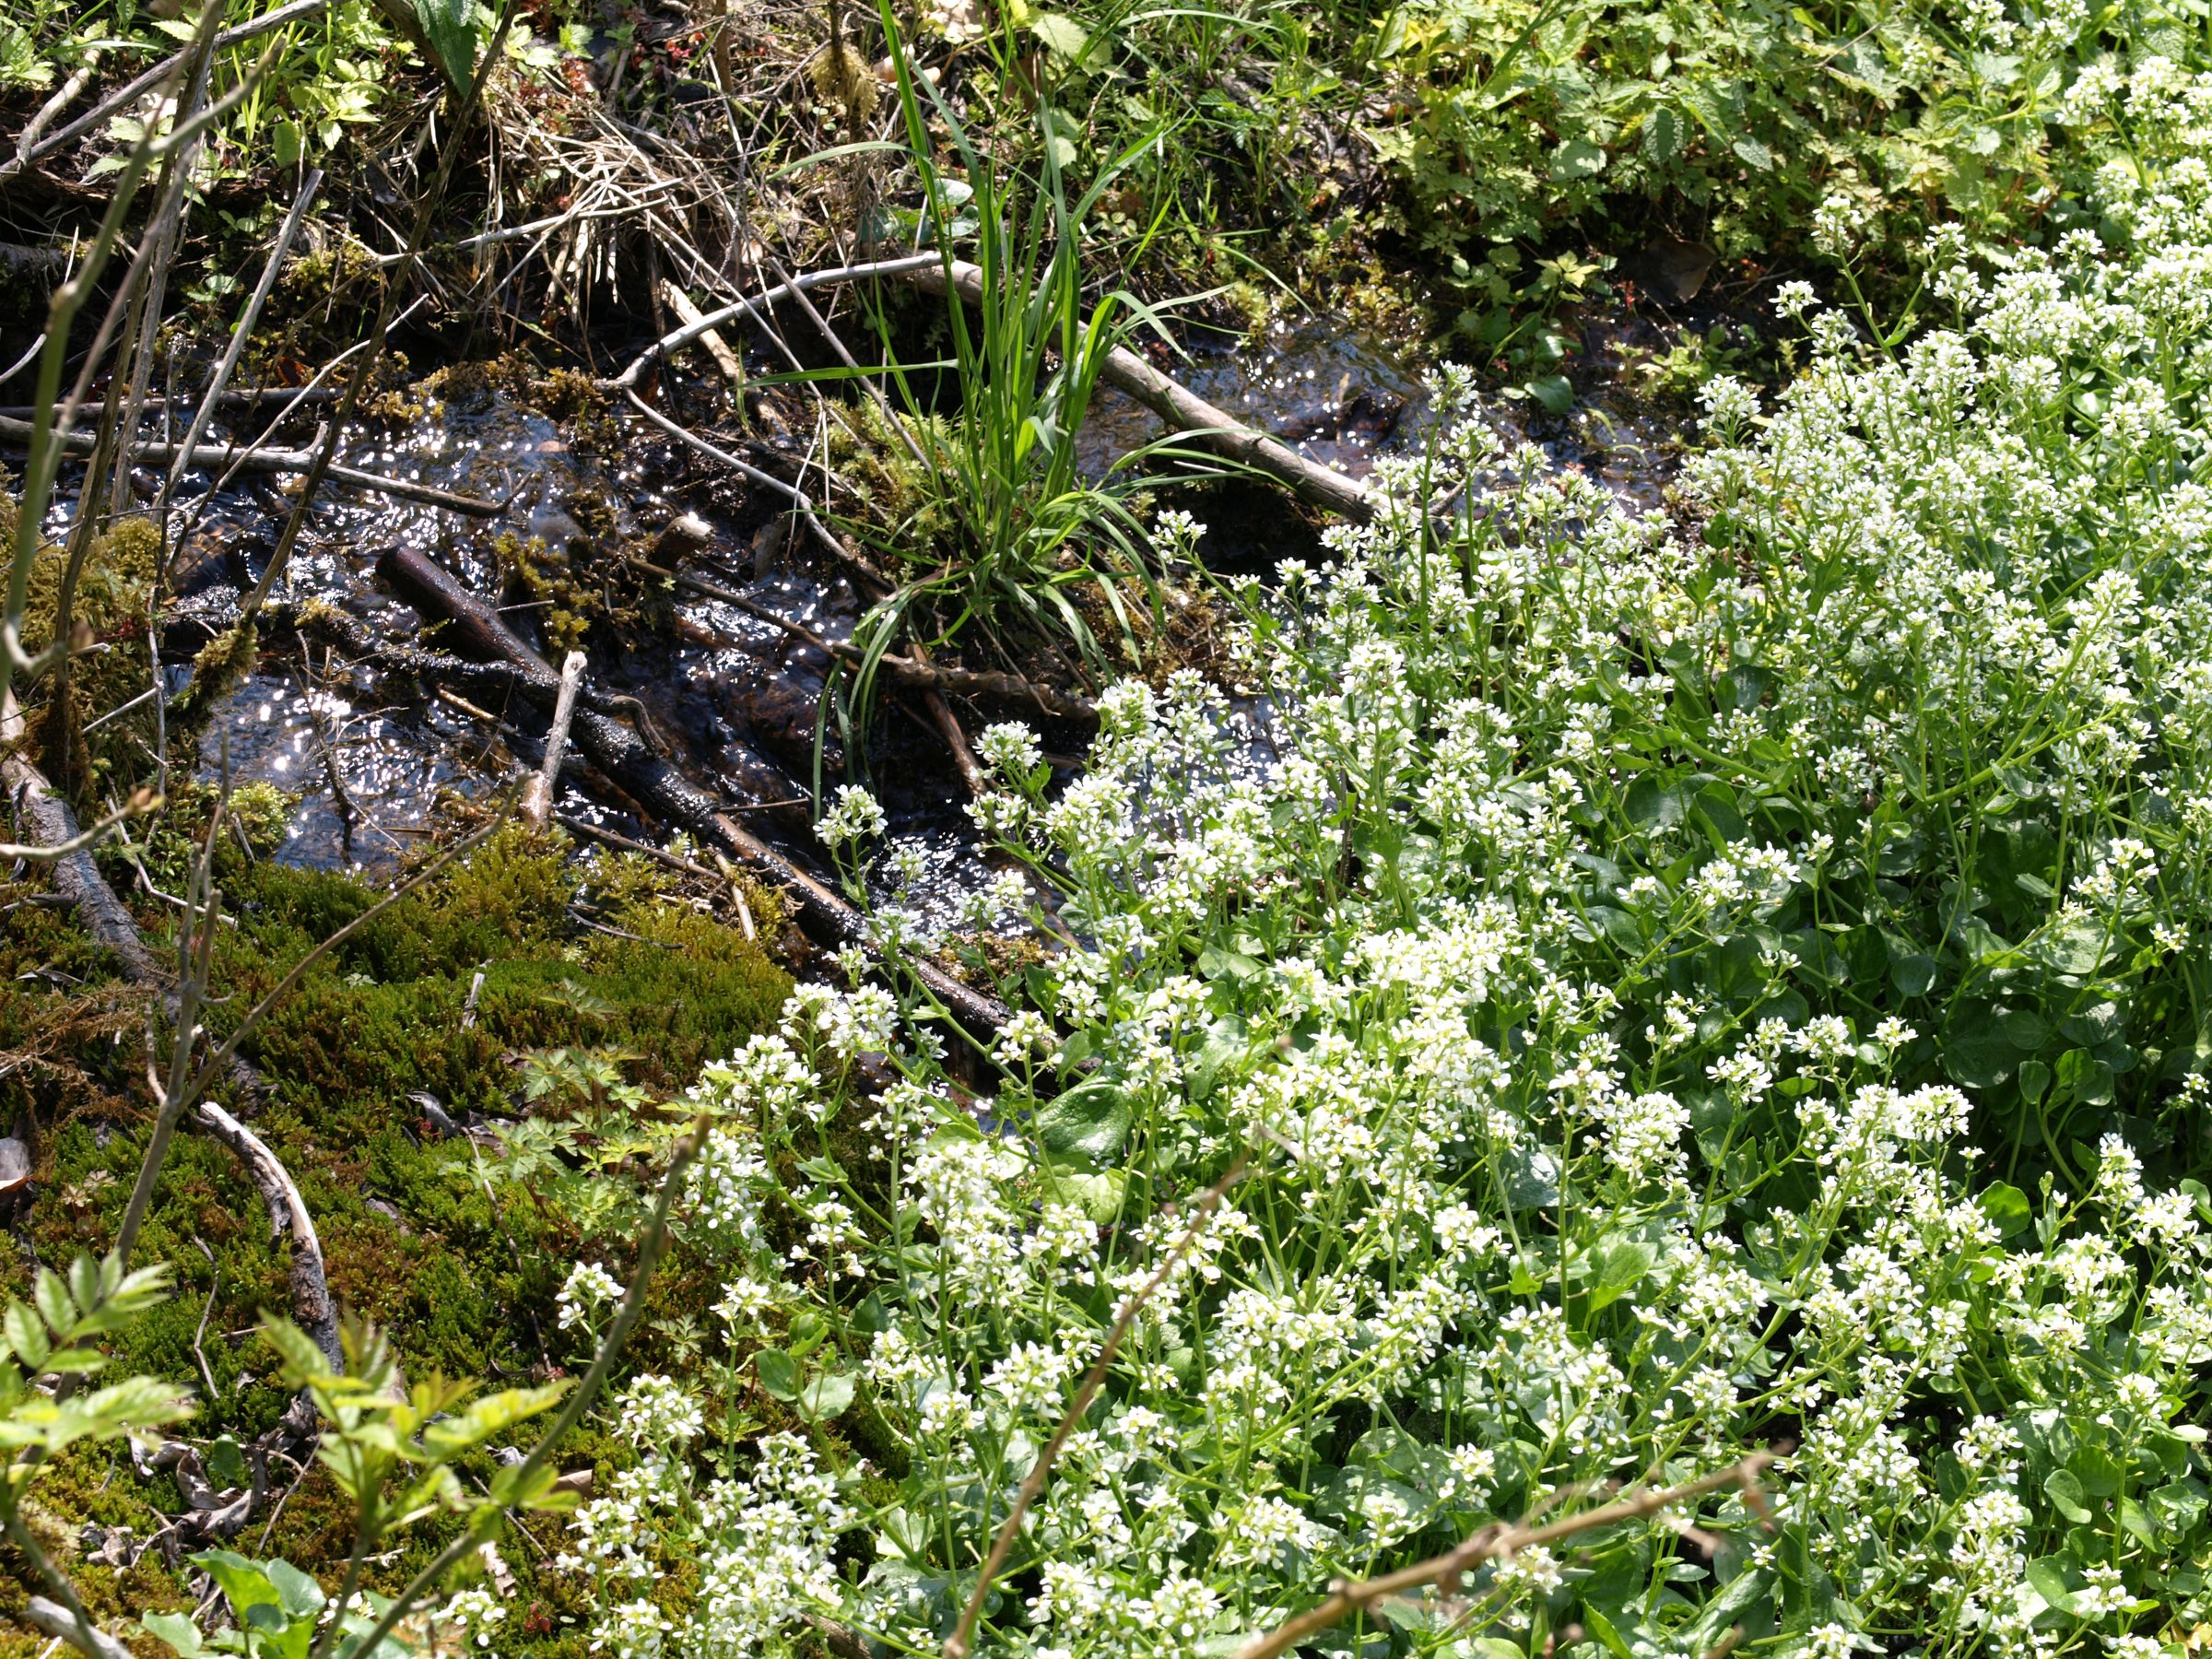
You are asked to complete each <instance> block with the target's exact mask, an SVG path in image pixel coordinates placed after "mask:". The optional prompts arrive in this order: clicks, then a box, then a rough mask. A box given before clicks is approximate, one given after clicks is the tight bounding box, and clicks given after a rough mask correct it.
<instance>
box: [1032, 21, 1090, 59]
mask: <svg viewBox="0 0 2212 1659" xmlns="http://www.w3.org/2000/svg"><path fill="white" fill-rule="evenodd" d="M1030 33H1031V34H1033V35H1035V36H1036V37H1037V38H1038V39H1039V40H1040V41H1043V42H1044V49H1045V50H1046V51H1047V52H1049V53H1052V54H1053V56H1054V57H1056V58H1060V59H1062V60H1064V61H1065V62H1067V63H1070V64H1073V65H1077V67H1078V68H1083V69H1100V68H1103V67H1104V66H1105V64H1106V58H1107V52H1106V41H1105V39H1104V37H1103V36H1101V35H1094V34H1092V33H1091V31H1090V30H1089V29H1086V28H1084V27H1083V25H1082V24H1080V23H1078V22H1077V21H1076V20H1075V18H1071V17H1069V16H1068V15H1067V14H1066V13H1065V12H1039V13H1038V14H1037V16H1036V17H1034V18H1031V19H1030Z"/></svg>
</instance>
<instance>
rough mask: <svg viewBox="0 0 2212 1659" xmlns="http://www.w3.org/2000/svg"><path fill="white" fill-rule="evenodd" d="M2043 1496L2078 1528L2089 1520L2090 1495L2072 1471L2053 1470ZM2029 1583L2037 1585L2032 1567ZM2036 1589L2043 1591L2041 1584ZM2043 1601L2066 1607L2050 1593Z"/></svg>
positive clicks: (2044, 1486) (2045, 1485) (2045, 1479)
mask: <svg viewBox="0 0 2212 1659" xmlns="http://www.w3.org/2000/svg"><path fill="white" fill-rule="evenodd" d="M2043 1496H2044V1497H2046V1498H2048V1499H2050V1500H2051V1505H2052V1507H2053V1509H2055V1510H2057V1511H2058V1512H2059V1513H2060V1514H2062V1515H2064V1516H2065V1518H2066V1519H2067V1520H2069V1521H2071V1522H2073V1523H2074V1524H2076V1525H2077V1526H2078V1525H2080V1524H2082V1523H2083V1522H2085V1521H2087V1520H2088V1518H2089V1495H2088V1493H2087V1492H2086V1491H2084V1490H2082V1486H2081V1480H2080V1477H2077V1475H2076V1474H2075V1473H2074V1471H2073V1470H2071V1469H2053V1470H2052V1471H2051V1473H2050V1474H2049V1475H2048V1476H2046V1477H2044V1479H2043ZM2028 1582H2029V1583H2031V1584H2033V1583H2035V1570H2034V1569H2033V1568H2032V1567H2031V1568H2030V1569H2029V1578H2028ZM2036 1588H2037V1589H2038V1590H2039V1591H2041V1590H2042V1586H2041V1585H2040V1584H2037V1585H2036ZM2043 1599H2044V1600H2045V1601H2047V1602H2050V1603H2051V1605H2052V1606H2054V1607H2063V1606H2065V1604H2063V1603H2061V1602H2058V1601H2053V1599H2052V1597H2051V1595H2050V1594H2049V1593H2048V1592H2044V1593H2043Z"/></svg>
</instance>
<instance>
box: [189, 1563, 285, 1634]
mask: <svg viewBox="0 0 2212 1659" xmlns="http://www.w3.org/2000/svg"><path fill="white" fill-rule="evenodd" d="M192 1564H193V1565H194V1566H195V1567H197V1568H199V1569H200V1571H203V1572H205V1573H206V1575H207V1576H208V1577H209V1578H211V1579H213V1580H214V1581H215V1582H216V1583H217V1584H218V1586H219V1587H220V1588H221V1590H222V1593H223V1594H224V1595H225V1596H227V1597H228V1598H229V1602H230V1607H231V1610H232V1611H233V1612H235V1613H236V1614H237V1615H238V1616H239V1618H241V1619H242V1618H246V1617H248V1616H249V1615H250V1614H251V1613H252V1612H253V1609H254V1608H255V1607H269V1608H272V1609H274V1610H275V1611H276V1612H277V1616H278V1618H284V1617H285V1614H284V1596H283V1595H282V1594H280V1593H279V1592H278V1591H277V1586H276V1585H275V1584H273V1583H270V1582H269V1575H268V1573H267V1572H265V1571H263V1569H262V1565H261V1563H260V1562H259V1561H249V1560H248V1559H246V1558H245V1557H244V1556H241V1555H237V1554H234V1553H233V1552H232V1551H230V1550H228V1549H203V1550H202V1551H200V1553H199V1554H198V1555H195V1556H194V1557H193V1558H192Z"/></svg>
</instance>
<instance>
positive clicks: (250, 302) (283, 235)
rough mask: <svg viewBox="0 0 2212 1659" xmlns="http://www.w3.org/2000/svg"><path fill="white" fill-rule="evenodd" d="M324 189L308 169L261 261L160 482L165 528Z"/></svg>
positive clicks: (317, 173) (318, 172)
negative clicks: (288, 257) (258, 274)
mask: <svg viewBox="0 0 2212 1659" xmlns="http://www.w3.org/2000/svg"><path fill="white" fill-rule="evenodd" d="M322 188H323V170H322V169H321V168H319V167H311V168H309V169H308V170H307V176H306V178H305V179H303V180H301V181H300V194H298V195H296V196H294V197H293V198H292V206H291V210H290V211H289V212H288V213H287V214H286V215H285V216H284V223H283V224H282V225H280V226H278V227H277V241H275V243H274V244H272V245H271V247H270V249H269V256H268V258H267V259H266V260H265V261H264V262H263V264H262V267H261V280H260V281H258V282H256V283H255V284H254V285H253V294H252V295H251V296H250V297H249V298H248V299H247V300H246V309H245V310H244V311H243V312H241V313H240V314H239V319H238V324H237V325H236V326H235V327H233V328H232V329H231V331H230V344H229V346H228V347H225V348H224V350H223V355H222V358H221V359H220V360H219V361H218V362H217V364H216V366H215V372H214V373H213V374H211V375H209V376H208V377H207V390H206V394H205V395H203V396H202V397H201V399H200V405H199V407H198V408H196V409H194V411H193V416H192V424H191V425H190V426H189V427H187V428H186V429H185V431H184V441H183V442H182V443H181V444H179V445H178V446H177V448H176V451H175V453H173V454H172V455H171V458H170V463H169V476H168V477H167V478H166V479H164V480H163V481H162V485H161V506H160V510H159V512H156V514H155V518H156V521H157V522H158V523H159V524H162V525H163V526H164V527H165V528H166V527H167V525H168V523H169V503H170V501H171V500H172V499H174V497H175V495H176V493H177V486H178V485H179V484H181V483H182V482H183V480H184V473H185V470H186V469H187V468H188V467H190V466H191V465H192V457H193V454H194V452H196V451H197V450H198V448H199V446H200V440H201V439H203V438H205V437H206V435H207V423H208V422H209V421H211V420H213V419H214V418H215V412H216V410H217V409H218V408H220V407H221V406H222V397H223V394H224V392H225V391H226V390H227V389H228V388H229V384H230V376H231V373H232V372H233V371H235V370H236V369H237V368H238V359H239V357H240V355H241V353H242V352H243V351H244V350H245V348H246V341H247V339H248V338H249V337H251V335H253V329H254V325H255V324H258V323H259V322H260V321H261V308H262V307H263V306H264V305H265V304H266V303H267V302H268V298H269V293H270V290H271V289H273V288H276V286H277V273H278V272H279V271H281V270H282V269H283V268H284V261H285V256H286V255H287V254H288V253H290V252H291V249H292V239H293V238H294V237H295V236H297V235H298V234H299V233H300V223H301V221H302V220H304V219H305V218H307V210H308V209H309V208H310V207H311V206H313V205H314V200H315V193H316V192H317V191H319V190H321V189H322ZM145 406H146V404H145V399H144V397H143V396H141V398H140V400H139V408H140V410H141V411H143V410H144V408H145ZM165 557H166V555H165Z"/></svg>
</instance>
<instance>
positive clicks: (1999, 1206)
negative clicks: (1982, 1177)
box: [1974, 1181, 2035, 1239]
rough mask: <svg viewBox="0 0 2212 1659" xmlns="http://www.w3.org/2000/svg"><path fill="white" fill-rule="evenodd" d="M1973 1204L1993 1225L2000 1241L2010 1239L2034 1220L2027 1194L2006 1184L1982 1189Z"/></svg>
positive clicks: (1995, 1183) (1994, 1183) (1999, 1183)
mask: <svg viewBox="0 0 2212 1659" xmlns="http://www.w3.org/2000/svg"><path fill="white" fill-rule="evenodd" d="M1974 1202H1975V1203H1976V1204H1978V1205H1980V1206H1981V1207H1982V1213H1983V1215H1985V1216H1987V1217H1988V1218H1990V1220H1991V1221H1992V1222H1994V1224H1995V1226H1996V1230H1997V1237H1998V1238H2000V1239H2009V1238H2011V1237H2012V1235H2013V1234H2015V1233H2017V1232H2018V1231H2020V1230H2022V1229H2023V1228H2026V1227H2028V1226H2029V1225H2030V1224H2031V1223H2032V1222H2033V1221H2034V1219H2035V1212H2034V1211H2033V1210H2032V1209H2030V1207H2029V1205H2028V1194H2025V1193H2023V1192H2021V1191H2020V1189H2019V1188H2018V1187H2016V1186H2013V1185H2011V1184H2010V1183H2008V1182H2002V1181H1998V1182H1991V1183H1990V1184H1989V1185H1988V1186H1986V1187H1983V1189H1982V1191H1981V1193H1980V1194H1979V1195H1978V1196H1977V1197H1976V1198H1975V1199H1974Z"/></svg>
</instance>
